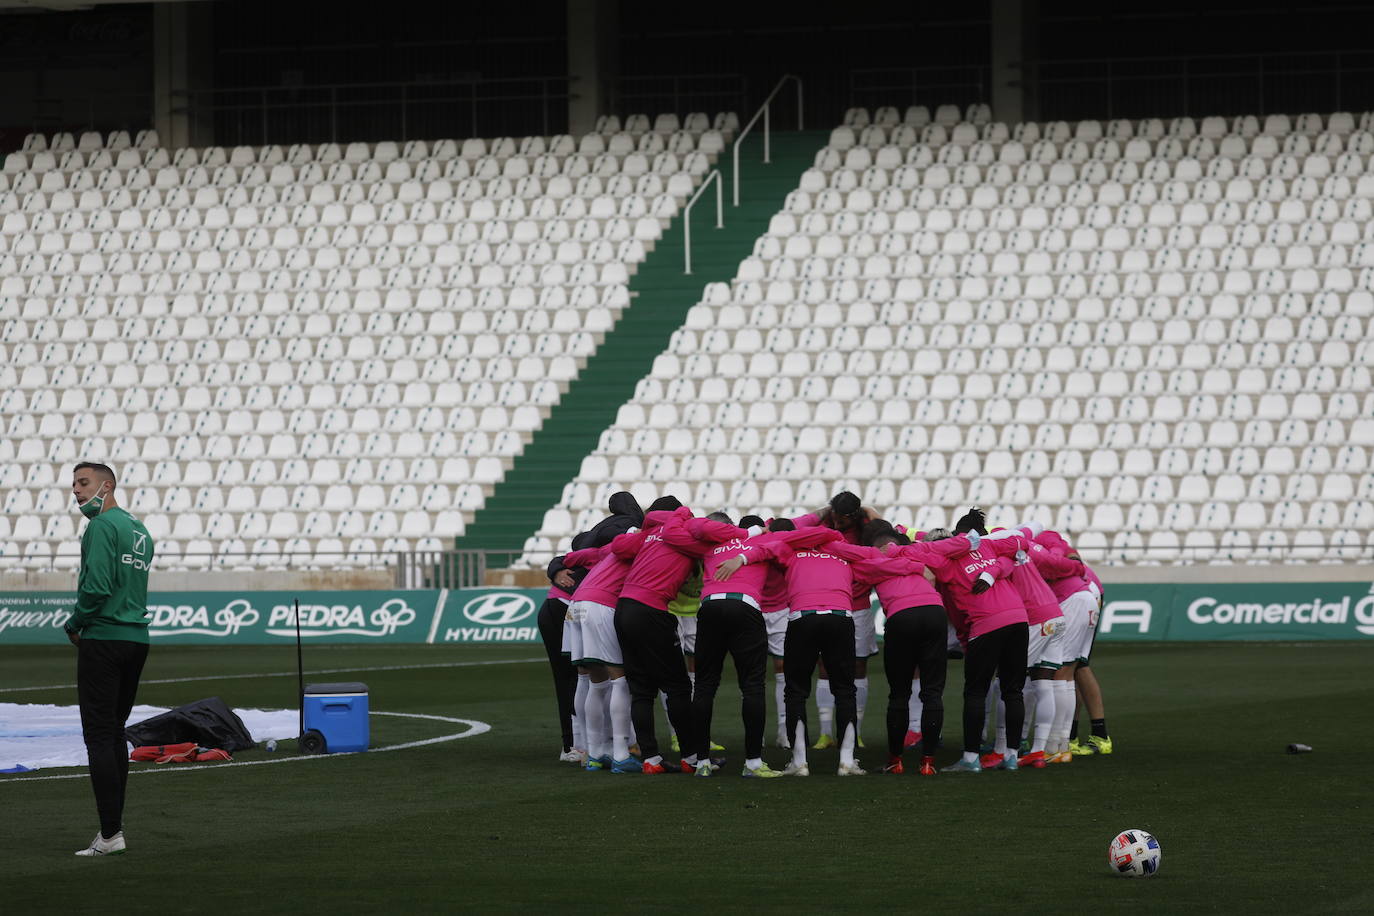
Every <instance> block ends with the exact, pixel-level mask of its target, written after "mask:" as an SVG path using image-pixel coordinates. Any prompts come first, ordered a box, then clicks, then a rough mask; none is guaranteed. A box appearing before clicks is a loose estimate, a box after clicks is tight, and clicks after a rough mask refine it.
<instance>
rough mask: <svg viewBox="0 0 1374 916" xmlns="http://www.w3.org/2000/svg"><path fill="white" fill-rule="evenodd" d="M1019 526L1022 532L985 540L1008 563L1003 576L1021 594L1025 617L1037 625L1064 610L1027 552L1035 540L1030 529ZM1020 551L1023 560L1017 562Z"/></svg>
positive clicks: (1060, 615)
mask: <svg viewBox="0 0 1374 916" xmlns="http://www.w3.org/2000/svg"><path fill="white" fill-rule="evenodd" d="M1021 530H1022V532H1024V533H1023V534H1019V535H1011V536H1008V537H1005V538H986V539H985V543H986V544H987V545H988V546H989V547H990V548H992V550H993V552H994V553H996V554H997V555H998V556H999V557H1000V558H1001V560H1002V562H1004V563H1010V564H1011V568H1010V569H1009V570H1008V571H1007V573H1006V578H1008V579H1010V580H1011V584H1012V586H1013V587H1014V588H1015V589H1016V591H1017V593H1018V594H1019V595H1020V596H1021V603H1022V604H1024V605H1025V606H1026V619H1027V621H1028V622H1029V623H1031V624H1032V625H1035V626H1039V625H1040V624H1042V623H1044V622H1045V621H1047V620H1054V619H1055V618H1056V617H1063V616H1064V610H1063V608H1061V607H1060V606H1059V599H1058V598H1056V597H1055V596H1054V591H1053V590H1052V589H1051V588H1050V587H1049V585H1048V584H1046V582H1045V579H1044V577H1043V576H1042V575H1041V574H1040V570H1039V568H1038V567H1037V566H1036V564H1035V562H1034V561H1033V560H1032V558H1031V556H1030V548H1031V546H1032V544H1033V543H1034V542H1033V541H1032V540H1031V539H1030V536H1029V535H1030V530H1029V529H1025V528H1023V529H1021ZM1021 551H1025V552H1026V561H1025V562H1024V563H1019V564H1018V563H1017V562H1016V559H1015V558H1016V554H1017V553H1019V552H1021Z"/></svg>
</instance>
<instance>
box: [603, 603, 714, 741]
mask: <svg viewBox="0 0 1374 916" xmlns="http://www.w3.org/2000/svg"><path fill="white" fill-rule="evenodd" d="M615 632H616V635H617V636H618V637H619V638H620V651H621V654H622V655H623V656H624V659H625V677H626V679H628V680H629V682H630V721H631V722H632V723H633V724H634V727H635V737H636V738H637V739H638V740H639V751H640V755H641V756H642V757H643V758H644V759H645V760H647V759H649V758H650V757H657V756H658V755H659V754H658V737H657V735H655V734H654V701H655V700H656V699H657V698H658V692H659V691H660V690H662V691H663V692H664V693H666V694H667V695H668V721H669V722H670V723H672V726H673V730H674V731H676V732H677V737H678V743H679V745H680V746H681V747H682V748H683V749H684V750H686V749H688V748H694V747H696V746H697V743H698V742H697V740H696V732H695V731H694V730H693V727H692V681H691V679H690V678H688V677H687V663H686V661H684V660H683V657H682V643H681V642H680V641H679V640H678V636H677V617H675V616H673V615H672V614H670V613H668V612H667V611H660V610H659V609H658V608H654V607H650V606H649V605H647V604H644V603H643V602H640V601H636V600H634V599H633V598H621V599H620V601H619V602H617V603H616V606H615ZM688 753H690V751H688Z"/></svg>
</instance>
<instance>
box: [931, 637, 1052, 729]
mask: <svg viewBox="0 0 1374 916" xmlns="http://www.w3.org/2000/svg"><path fill="white" fill-rule="evenodd" d="M1029 642H1030V630H1029V629H1027V627H1026V625H1025V624H1024V623H1012V624H1008V625H1007V626H1005V627H1001V628H1000V629H996V630H993V631H992V632H991V633H984V634H983V635H982V636H979V637H978V638H976V639H974V640H971V641H970V642H969V644H968V654H967V656H965V658H964V751H965V752H966V753H973V754H976V753H978V748H979V746H980V745H981V744H982V739H983V712H984V710H985V709H986V706H987V697H988V688H989V687H991V686H992V678H993V675H994V674H995V675H996V676H997V677H998V678H999V679H1000V680H1001V683H1002V702H1003V703H1004V704H1006V707H1007V734H1008V735H1020V734H1021V729H1022V726H1023V725H1024V723H1025V719H1026V703H1025V700H1024V699H1023V698H1022V696H1021V688H1022V687H1023V686H1024V685H1025V682H1026V652H1027V651H1029ZM922 676H924V672H922Z"/></svg>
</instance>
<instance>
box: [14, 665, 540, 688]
mask: <svg viewBox="0 0 1374 916" xmlns="http://www.w3.org/2000/svg"><path fill="white" fill-rule="evenodd" d="M547 660H548V659H546V658H502V659H497V660H494V661H480V662H434V663H433V664H428V665H374V666H373V667H370V668H320V669H317V670H315V671H307V672H305V673H306V674H349V673H352V672H355V671H415V670H418V669H420V668H476V667H480V666H482V665H517V664H525V663H527V662H542V661H547ZM295 676H296V672H295V671H267V672H264V673H262V674H204V675H197V676H196V677H164V678H155V679H152V680H140V681H139V682H138V683H139V686H143V685H144V684H187V683H190V682H191V681H231V680H237V679H240V678H252V677H295ZM75 689H76V685H75V684H49V685H47V686H44V687H0V693H23V692H25V691H31V690H75Z"/></svg>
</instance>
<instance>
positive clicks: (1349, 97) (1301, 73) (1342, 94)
mask: <svg viewBox="0 0 1374 916" xmlns="http://www.w3.org/2000/svg"><path fill="white" fill-rule="evenodd" d="M1022 79H1023V82H1024V83H1025V84H1026V85H1028V86H1030V87H1031V88H1032V89H1033V90H1034V94H1035V96H1036V98H1037V99H1038V104H1039V110H1038V112H1036V113H1035V114H1034V115H1030V114H1028V115H1027V117H1028V118H1029V119H1031V120H1038V121H1054V120H1068V121H1077V120H1081V119H1083V118H1092V119H1101V120H1111V119H1113V118H1145V117H1160V118H1173V117H1180V116H1191V117H1199V116H1205V115H1214V114H1219V115H1243V114H1254V115H1266V114H1269V113H1271V112H1285V113H1290V114H1292V113H1296V112H1300V111H1343V110H1347V109H1352V110H1360V109H1363V108H1367V107H1369V106H1370V105H1371V104H1374V51H1370V50H1369V49H1367V48H1366V49H1356V50H1349V51H1331V52H1321V53H1312V52H1301V51H1285V52H1276V53H1252V54H1206V55H1201V54H1199V55H1156V56H1145V57H1116V58H1069V59H1059V60H1039V61H1026V62H1025V63H1024V72H1023V74H1022ZM990 86H991V82H990V76H989V70H988V68H987V67H986V66H970V67H950V66H941V65H932V66H923V67H886V68H857V69H854V70H851V71H850V72H849V104H850V106H851V107H859V106H865V107H868V108H877V107H880V106H883V105H899V106H902V107H905V106H906V105H908V104H913V103H920V104H924V105H926V106H927V107H929V108H930V109H931V110H932V113H933V111H934V107H935V106H936V105H939V104H945V103H952V104H957V105H959V106H960V107H961V108H962V107H963V106H966V105H969V104H974V103H981V102H988V101H990V100H991V89H990ZM997 116H998V115H997V112H993V117H994V118H996V117H997Z"/></svg>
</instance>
